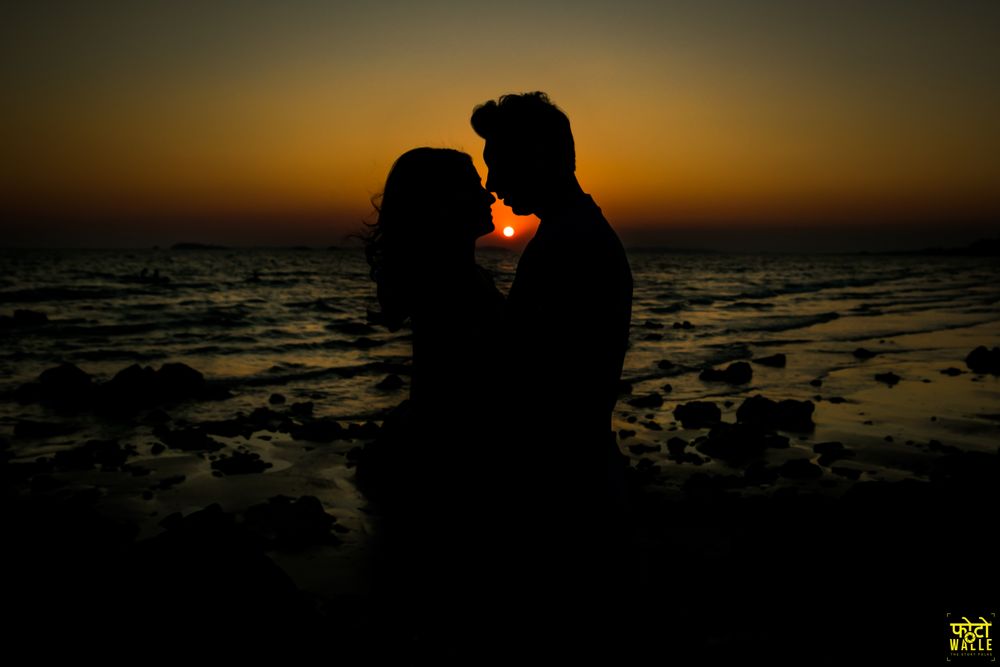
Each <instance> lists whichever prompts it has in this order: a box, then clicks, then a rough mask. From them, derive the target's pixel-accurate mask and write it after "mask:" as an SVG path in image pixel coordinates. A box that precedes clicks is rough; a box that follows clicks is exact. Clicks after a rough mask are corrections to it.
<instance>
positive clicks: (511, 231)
mask: <svg viewBox="0 0 1000 667" xmlns="http://www.w3.org/2000/svg"><path fill="white" fill-rule="evenodd" d="M503 235H504V236H506V237H507V238H510V237H511V236H513V235H514V228H513V227H510V226H507V227H504V228H503Z"/></svg>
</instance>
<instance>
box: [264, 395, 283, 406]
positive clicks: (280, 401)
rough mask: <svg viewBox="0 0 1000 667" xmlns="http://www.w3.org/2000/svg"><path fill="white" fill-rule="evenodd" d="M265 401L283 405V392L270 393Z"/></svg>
mask: <svg viewBox="0 0 1000 667" xmlns="http://www.w3.org/2000/svg"><path fill="white" fill-rule="evenodd" d="M267 402H268V403H270V404H271V405H284V403H285V395H284V394H271V395H270V396H269V397H268V399H267Z"/></svg>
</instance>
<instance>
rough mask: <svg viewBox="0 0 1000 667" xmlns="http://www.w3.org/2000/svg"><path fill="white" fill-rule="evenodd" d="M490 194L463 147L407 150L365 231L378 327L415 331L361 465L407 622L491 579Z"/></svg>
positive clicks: (391, 585)
mask: <svg viewBox="0 0 1000 667" xmlns="http://www.w3.org/2000/svg"><path fill="white" fill-rule="evenodd" d="M494 201H495V199H494V197H493V196H492V195H491V194H490V193H489V192H487V191H486V190H485V189H484V188H483V186H482V184H481V179H480V177H479V174H478V172H477V171H476V169H475V166H474V165H473V163H472V159H471V158H470V157H469V156H468V155H466V154H465V153H461V152H459V151H454V150H449V149H439V148H416V149H413V150H411V151H408V152H407V153H404V154H403V155H402V156H400V158H399V159H398V160H396V162H395V164H394V165H393V167H392V169H391V170H390V172H389V175H388V178H387V179H386V183H385V189H384V191H383V193H382V197H381V202H380V204H379V205H377V206H376V209H377V210H378V220H377V222H376V223H375V224H374V225H372V227H371V230H370V233H369V234H368V235H367V237H366V241H367V243H366V255H367V259H368V263H369V265H370V266H371V277H372V279H373V280H374V281H375V283H376V285H377V295H378V301H379V304H380V306H381V312H382V318H383V323H384V324H385V325H386V326H387V327H388V328H389V329H390V330H392V331H396V330H399V329H400V328H401V327H403V325H404V323H405V322H406V321H407V320H409V323H410V327H411V328H412V331H413V366H412V376H411V384H410V398H409V400H408V401H404V402H403V403H402V404H401V405H400V406H398V407H397V408H396V409H395V410H394V411H393V412H392V413H391V414H390V415H389V416H388V417H387V418H386V420H385V423H384V425H383V428H382V431H381V434H380V436H379V438H378V439H377V440H376V441H375V442H374V443H372V444H371V445H369V446H368V447H366V451H365V452H364V454H363V456H362V458H361V460H360V461H359V462H358V482H359V485H360V486H361V488H362V490H363V491H364V492H365V493H366V495H368V497H369V498H370V499H371V500H372V502H373V504H374V505H375V506H376V507H377V509H378V510H379V514H380V515H381V520H382V524H381V536H380V538H379V539H380V546H379V547H378V548H377V549H376V554H377V555H378V556H380V557H381V561H380V564H379V567H381V570H380V571H379V574H378V577H379V588H380V589H381V593H382V594H383V595H385V596H387V598H388V599H387V600H386V602H385V603H386V604H387V605H391V606H392V607H393V608H394V609H395V610H396V613H397V614H403V615H409V616H410V618H398V617H397V618H396V619H394V621H390V622H398V623H403V624H407V625H409V624H410V623H416V624H417V625H420V622H421V621H420V619H419V617H421V616H424V617H426V616H428V612H429V611H430V612H432V613H431V614H429V615H430V616H432V617H433V616H435V614H434V613H433V612H435V611H440V610H441V609H443V608H445V607H452V608H454V609H458V610H460V609H462V608H463V607H464V608H465V609H468V605H469V604H475V603H476V601H475V600H474V599H470V598H476V597H482V595H483V592H482V591H481V590H477V585H476V583H477V582H480V583H481V582H485V581H487V580H488V578H489V577H488V574H487V573H485V572H484V571H483V569H484V568H485V560H484V559H483V558H482V557H481V551H480V549H481V548H482V547H483V545H484V540H483V536H484V529H485V527H486V526H487V525H489V524H490V523H491V522H490V521H489V520H488V519H487V518H486V517H485V516H484V513H485V508H486V507H487V505H488V503H487V497H488V495H489V494H490V493H491V490H492V489H493V488H494V487H493V485H492V484H490V483H488V482H485V481H484V480H485V478H486V477H487V476H489V475H490V474H491V473H490V472H489V471H490V470H491V466H490V465H489V456H490V451H491V447H490V446H489V439H488V438H487V437H486V433H488V432H489V430H490V429H489V426H488V425H489V422H490V414H489V413H490V410H491V409H492V406H493V396H494V395H495V391H496V379H497V378H498V376H499V368H497V367H496V364H495V359H496V358H497V357H496V355H497V347H498V340H499V337H500V336H501V325H502V316H503V306H504V299H503V295H502V294H501V293H500V292H499V291H498V290H497V288H496V287H495V285H494V284H493V280H492V278H491V277H490V275H489V274H488V273H487V272H486V271H485V270H484V269H482V268H481V267H479V266H478V265H477V264H476V262H475V242H476V239H477V238H478V237H480V236H482V235H484V234H488V233H489V232H491V231H493V221H492V212H491V208H490V207H491V205H492V203H493V202H494ZM431 601H435V602H433V603H431ZM429 603H431V604H433V605H434V608H433V609H430V608H428V604H429ZM459 613H461V612H459ZM425 620H426V619H425ZM454 620H455V619H454V618H450V619H449V621H454ZM434 622H436V623H437V622H440V619H438V620H436V621H434ZM411 629H412V628H411ZM453 629H454V628H453Z"/></svg>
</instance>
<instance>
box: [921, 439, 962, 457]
mask: <svg viewBox="0 0 1000 667" xmlns="http://www.w3.org/2000/svg"><path fill="white" fill-rule="evenodd" d="M927 450H928V451H931V452H935V453H938V454H961V453H962V450H961V449H959V448H958V447H955V446H954V445H946V444H944V443H942V442H941V441H940V440H931V441H930V442H928V443H927Z"/></svg>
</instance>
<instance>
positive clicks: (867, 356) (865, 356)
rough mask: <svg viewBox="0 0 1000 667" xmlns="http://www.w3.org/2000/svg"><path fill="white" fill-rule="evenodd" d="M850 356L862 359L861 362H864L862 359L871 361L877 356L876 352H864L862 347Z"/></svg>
mask: <svg viewBox="0 0 1000 667" xmlns="http://www.w3.org/2000/svg"><path fill="white" fill-rule="evenodd" d="M852 354H853V355H854V356H855V358H857V359H862V360H864V359H871V358H872V357H875V356H877V355H878V353H877V352H872V351H871V350H866V349H865V348H863V347H859V348H858V349H856V350H854V352H853V353H852Z"/></svg>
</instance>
